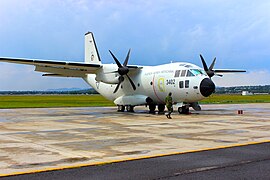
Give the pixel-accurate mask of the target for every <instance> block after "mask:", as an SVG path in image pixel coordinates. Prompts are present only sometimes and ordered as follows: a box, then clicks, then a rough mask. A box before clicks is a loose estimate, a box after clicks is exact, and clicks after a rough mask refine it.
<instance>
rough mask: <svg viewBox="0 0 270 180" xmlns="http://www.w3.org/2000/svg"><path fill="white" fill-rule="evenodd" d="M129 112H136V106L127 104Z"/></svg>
mask: <svg viewBox="0 0 270 180" xmlns="http://www.w3.org/2000/svg"><path fill="white" fill-rule="evenodd" d="M126 109H127V112H134V106H130V105H129V106H127V108H126Z"/></svg>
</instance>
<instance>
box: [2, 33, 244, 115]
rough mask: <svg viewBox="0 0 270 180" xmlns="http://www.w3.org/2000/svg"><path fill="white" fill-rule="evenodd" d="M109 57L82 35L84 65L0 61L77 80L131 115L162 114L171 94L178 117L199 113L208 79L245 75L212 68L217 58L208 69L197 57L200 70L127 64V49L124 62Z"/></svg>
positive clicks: (90, 37) (207, 91) (209, 84)
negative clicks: (144, 109) (143, 109)
mask: <svg viewBox="0 0 270 180" xmlns="http://www.w3.org/2000/svg"><path fill="white" fill-rule="evenodd" d="M109 52H110V54H111V55H112V57H113V59H114V61H115V63H116V64H102V62H101V59H100V56H99V53H98V50H97V46H96V43H95V40H94V36H93V33H91V32H88V33H86V34H85V62H84V63H79V62H63V61H51V60H37V59H22V58H20V59H19V58H5V57H4V58H0V62H8V63H18V64H26V65H34V66H35V71H38V72H44V73H45V74H43V76H56V77H79V78H82V79H84V80H85V81H86V82H87V83H88V84H89V85H90V86H92V87H93V88H94V89H95V90H96V91H97V92H99V93H100V94H101V95H102V96H104V97H105V98H107V99H109V100H111V101H113V102H114V103H115V104H116V105H117V106H118V111H121V112H123V111H125V109H126V111H128V112H133V111H134V107H135V106H139V105H148V106H149V110H150V113H154V112H155V109H156V107H158V112H159V113H163V112H164V109H165V102H164V100H165V97H166V96H167V95H168V93H169V92H172V98H173V101H174V102H175V105H174V106H175V107H176V108H178V112H179V113H181V114H186V113H189V107H192V108H193V109H195V110H201V107H200V106H199V104H198V101H200V100H202V99H204V98H206V97H208V96H210V95H211V94H212V93H213V92H214V91H215V84H214V83H213V81H212V80H211V77H213V76H214V75H218V76H222V75H220V74H219V73H232V72H245V71H244V70H221V69H213V68H214V64H215V61H216V58H215V59H214V60H213V62H212V64H211V65H210V67H209V68H208V66H207V65H206V62H205V60H204V58H203V57H202V55H200V58H201V61H202V64H203V69H202V68H200V67H198V66H196V65H194V64H191V63H187V62H177V63H169V64H163V65H158V66H138V65H128V60H129V55H130V50H129V51H128V53H127V56H126V59H125V60H124V63H123V64H121V63H120V61H119V60H118V59H117V58H116V57H115V56H114V54H113V53H112V52H111V51H109Z"/></svg>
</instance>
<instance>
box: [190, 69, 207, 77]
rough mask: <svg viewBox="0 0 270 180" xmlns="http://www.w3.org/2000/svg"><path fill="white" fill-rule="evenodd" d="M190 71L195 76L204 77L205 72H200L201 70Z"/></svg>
mask: <svg viewBox="0 0 270 180" xmlns="http://www.w3.org/2000/svg"><path fill="white" fill-rule="evenodd" d="M190 71H191V72H192V73H193V74H194V75H195V76H198V75H202V74H204V75H205V73H204V71H202V70H200V69H190Z"/></svg>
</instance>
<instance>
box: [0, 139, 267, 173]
mask: <svg viewBox="0 0 270 180" xmlns="http://www.w3.org/2000/svg"><path fill="white" fill-rule="evenodd" d="M263 143H270V140H265V141H259V142H248V143H242V144H232V145H228V146H218V147H213V148H204V149H197V150H190V151H183V152H173V153H168V154H156V155H149V156H139V157H136V158H126V159H121V160H112V161H106V162H96V163H89V164H77V165H74V166H60V167H55V168H44V169H40V170H32V171H24V172H14V173H10V174H0V177H8V176H17V175H26V174H35V173H41V172H48V171H58V170H65V169H76V168H81V167H87V166H101V165H106V164H113V163H121V162H127V161H135V160H142V159H150V158H158V157H164V156H173V155H181V154H188V153H196V152H203V151H211V150H218V149H226V148H233V147H241V146H248V145H256V144H263Z"/></svg>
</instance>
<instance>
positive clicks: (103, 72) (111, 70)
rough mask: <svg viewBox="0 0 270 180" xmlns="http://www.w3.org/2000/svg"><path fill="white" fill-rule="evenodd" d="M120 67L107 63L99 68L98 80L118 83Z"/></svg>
mask: <svg viewBox="0 0 270 180" xmlns="http://www.w3.org/2000/svg"><path fill="white" fill-rule="evenodd" d="M117 70H118V67H117V66H116V65H115V64H106V65H104V66H103V67H102V68H101V69H99V70H98V72H97V74H96V81H100V82H104V83H107V84H118V82H119V76H120V75H119V74H118V72H117Z"/></svg>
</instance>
